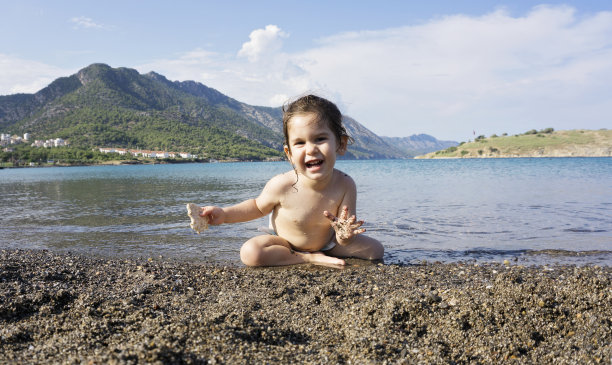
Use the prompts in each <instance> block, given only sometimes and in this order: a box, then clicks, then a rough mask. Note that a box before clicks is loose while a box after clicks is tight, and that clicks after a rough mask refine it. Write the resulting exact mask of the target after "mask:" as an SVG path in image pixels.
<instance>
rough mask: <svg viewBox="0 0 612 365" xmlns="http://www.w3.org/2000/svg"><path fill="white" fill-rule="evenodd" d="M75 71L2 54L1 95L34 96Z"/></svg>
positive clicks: (0, 62) (0, 58) (0, 64)
mask: <svg viewBox="0 0 612 365" xmlns="http://www.w3.org/2000/svg"><path fill="white" fill-rule="evenodd" d="M74 72H75V70H68V69H62V68H59V67H55V66H52V65H47V64H45V63H42V62H36V61H31V60H26V59H22V58H19V57H15V56H11V55H7V54H2V53H0V95H10V94H17V93H26V94H32V93H35V92H37V91H39V90H40V89H42V88H44V87H45V86H47V85H49V84H50V83H51V82H53V80H55V79H57V78H58V77H62V76H67V75H70V74H72V73H74Z"/></svg>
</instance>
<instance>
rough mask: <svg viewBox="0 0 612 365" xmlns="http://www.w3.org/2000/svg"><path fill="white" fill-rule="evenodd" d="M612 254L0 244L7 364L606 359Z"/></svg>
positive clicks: (1, 337)
mask: <svg viewBox="0 0 612 365" xmlns="http://www.w3.org/2000/svg"><path fill="white" fill-rule="evenodd" d="M611 281H612V269H611V268H610V267H589V266H587V267H574V266H550V267H544V266H538V267H523V266H519V265H515V264H514V263H509V264H508V263H507V264H478V265H477V264H473V263H471V264H468V263H465V264H461V263H458V264H422V265H414V266H396V265H382V264H370V263H367V262H363V261H350V265H349V266H348V267H346V268H345V269H342V270H338V269H333V268H327V267H314V266H306V265H304V266H298V267H290V268H259V269H252V268H246V267H238V266H232V265H225V266H224V265H222V264H219V263H184V262H176V261H169V260H164V259H161V258H159V257H158V258H142V259H121V258H117V259H107V258H96V257H84V256H77V255H72V254H69V253H57V252H49V251H26V250H2V251H0V363H93V364H98V363H100V364H102V363H131V364H136V363H211V364H214V363H227V364H252V363H283V364H289V363H339V364H370V363H372V364H374V363H376V364H383V363H388V364H395V363H428V364H429V363H538V364H548V363H556V364H572V363H580V364H598V363H601V364H610V362H611V356H612V345H611V342H612V331H611V327H612V300H611V299H612V285H611Z"/></svg>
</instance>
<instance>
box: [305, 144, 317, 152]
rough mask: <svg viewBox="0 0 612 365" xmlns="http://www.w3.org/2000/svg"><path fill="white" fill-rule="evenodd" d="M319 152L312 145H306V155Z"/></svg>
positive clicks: (315, 146) (314, 145)
mask: <svg viewBox="0 0 612 365" xmlns="http://www.w3.org/2000/svg"><path fill="white" fill-rule="evenodd" d="M318 150H319V147H318V146H317V145H316V144H314V143H306V153H308V154H312V153H315V152H317V151H318Z"/></svg>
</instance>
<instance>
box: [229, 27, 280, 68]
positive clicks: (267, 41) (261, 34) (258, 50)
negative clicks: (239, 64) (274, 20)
mask: <svg viewBox="0 0 612 365" xmlns="http://www.w3.org/2000/svg"><path fill="white" fill-rule="evenodd" d="M288 36H289V35H288V34H287V33H285V32H283V31H282V30H281V29H280V28H279V27H277V26H276V25H266V27H265V28H264V29H255V30H254V31H252V32H251V34H250V35H249V39H250V40H249V41H248V42H245V43H244V44H243V45H242V48H240V51H238V56H239V57H247V58H248V59H249V61H251V62H256V61H258V60H259V59H261V58H262V57H263V56H266V55H267V56H269V55H271V54H273V53H275V52H277V51H279V50H280V49H281V47H282V39H283V38H286V37H288Z"/></svg>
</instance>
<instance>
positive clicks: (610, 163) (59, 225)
mask: <svg viewBox="0 0 612 365" xmlns="http://www.w3.org/2000/svg"><path fill="white" fill-rule="evenodd" d="M337 168H339V169H340V170H343V171H344V172H346V173H348V174H350V175H351V176H352V177H353V178H354V179H355V181H356V183H357V187H358V201H357V204H358V218H360V219H364V220H366V228H367V230H368V233H367V234H368V235H371V236H373V237H375V238H377V239H379V240H380V241H381V242H383V244H384V246H385V249H386V254H385V262H386V263H418V262H421V261H422V260H427V261H442V262H452V261H477V262H482V261H497V262H499V261H502V260H505V259H509V260H517V262H518V263H526V264H533V263H536V264H547V263H576V264H579V265H582V264H598V265H607V266H611V265H612V158H557V159H548V158H541V159H474V160H381V161H339V162H338V163H337ZM289 169H290V166H289V165H288V163H287V162H278V163H276V162H275V163H263V162H260V163H257V162H254V163H231V164H230V163H228V164H225V163H213V164H180V165H138V166H95V167H66V168H61V167H58V168H29V169H3V170H0V206H1V213H2V214H1V216H0V224H1V227H0V248H35V249H49V250H69V251H72V252H77V253H93V254H96V255H103V256H112V257H117V256H119V257H123V256H136V257H153V258H158V257H159V256H160V255H161V256H163V257H165V258H172V259H180V260H188V261H209V260H215V261H230V262H235V263H239V249H240V246H241V245H242V243H243V242H244V241H245V240H247V239H249V238H250V237H252V236H254V235H257V234H260V233H259V232H258V231H257V228H258V227H259V226H262V225H263V226H265V225H267V221H266V218H262V219H258V220H256V221H252V222H247V223H240V224H233V225H222V226H216V227H212V228H211V229H209V230H208V231H206V232H204V233H202V234H201V235H197V234H195V233H194V232H192V231H191V230H190V228H189V219H188V217H187V215H186V209H185V204H186V203H190V202H194V203H196V204H199V205H205V204H216V205H221V206H225V205H229V204H234V203H238V202H240V201H242V200H245V199H248V198H253V197H256V196H257V195H258V194H259V192H260V191H261V189H262V188H263V186H264V184H265V183H266V181H267V180H268V179H270V178H271V177H272V176H274V175H276V174H279V173H282V172H285V171H287V170H289Z"/></svg>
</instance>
